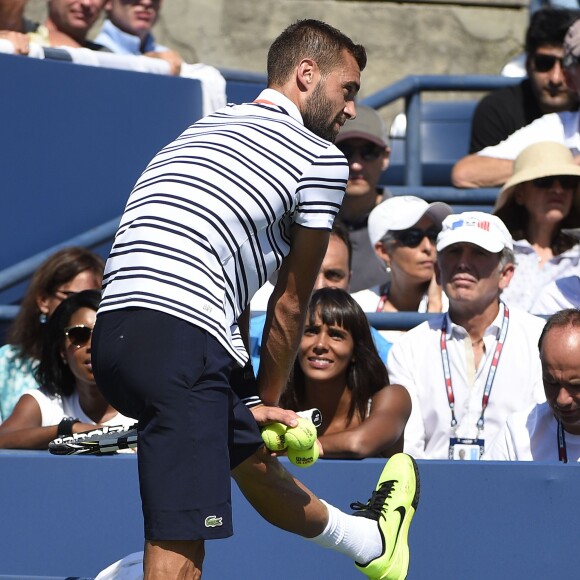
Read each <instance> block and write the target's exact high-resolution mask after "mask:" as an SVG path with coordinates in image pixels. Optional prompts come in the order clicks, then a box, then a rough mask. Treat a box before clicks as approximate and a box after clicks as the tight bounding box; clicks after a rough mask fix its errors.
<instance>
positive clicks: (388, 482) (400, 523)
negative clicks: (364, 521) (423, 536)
mask: <svg viewBox="0 0 580 580" xmlns="http://www.w3.org/2000/svg"><path fill="white" fill-rule="evenodd" d="M418 504H419V470H418V469H417V464H416V463H415V460H414V459H413V458H412V457H411V456H410V455H407V454H406V453H397V454H396V455H393V456H392V457H391V458H390V459H389V461H388V462H387V464H386V465H385V467H384V469H383V472H382V473H381V477H380V478H379V482H378V483H377V487H376V489H375V491H373V493H372V496H371V499H370V500H369V501H368V502H367V503H366V504H363V503H359V502H356V503H353V504H351V506H350V507H351V509H353V510H357V511H355V512H354V514H353V515H355V516H361V517H364V518H369V519H372V520H375V521H376V522H377V525H378V526H379V533H380V534H381V539H382V542H383V550H382V553H381V555H380V556H379V557H378V558H375V559H374V560H371V561H370V562H368V563H367V564H359V563H358V562H355V566H356V567H357V568H358V569H359V570H360V571H361V572H362V573H363V574H366V575H367V576H368V577H369V578H371V579H372V580H404V579H405V578H406V577H407V572H408V570H409V545H408V543H407V537H408V534H409V526H410V525H411V520H412V519H413V516H414V515H415V510H416V509H417V505H418Z"/></svg>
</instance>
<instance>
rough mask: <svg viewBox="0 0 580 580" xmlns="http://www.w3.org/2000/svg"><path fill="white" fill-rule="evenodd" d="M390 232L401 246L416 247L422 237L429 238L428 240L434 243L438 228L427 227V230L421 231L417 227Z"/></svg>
mask: <svg viewBox="0 0 580 580" xmlns="http://www.w3.org/2000/svg"><path fill="white" fill-rule="evenodd" d="M391 234H392V236H393V237H394V238H395V240H397V242H399V244H401V245H402V246H406V247H407V248H416V247H417V246H418V245H419V244H420V243H421V242H422V241H423V238H429V241H430V242H431V243H432V244H434V243H435V242H436V241H437V236H438V235H439V229H438V228H429V229H428V230H425V231H423V230H420V229H419V228H409V229H408V230H401V231H398V232H391Z"/></svg>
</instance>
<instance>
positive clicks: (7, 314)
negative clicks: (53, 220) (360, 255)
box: [0, 49, 516, 329]
mask: <svg viewBox="0 0 580 580" xmlns="http://www.w3.org/2000/svg"><path fill="white" fill-rule="evenodd" d="M45 57H46V58H47V59H50V60H52V61H58V60H70V59H69V57H68V55H66V54H65V53H64V52H63V51H59V50H58V49H46V50H45ZM62 66H70V65H69V64H68V63H63V64H62ZM221 72H222V74H223V76H224V77H225V79H226V83H227V93H228V100H229V101H231V102H243V101H248V100H251V99H252V98H254V97H255V95H256V94H257V93H258V92H259V91H260V90H261V89H262V88H264V87H265V86H266V76H265V75H263V74H259V73H251V72H243V71H236V70H230V69H221ZM127 74H135V73H127ZM514 82H516V80H514V79H506V78H504V77H494V76H463V77H461V76H409V77H407V78H405V79H402V80H401V81H398V82H396V83H394V84H393V85H391V86H389V87H386V88H384V89H382V90H380V91H378V92H376V93H374V94H372V95H370V96H368V97H366V98H365V99H363V100H362V101H361V102H363V103H365V104H367V105H370V106H372V107H375V108H380V107H383V106H385V105H387V104H389V103H392V102H394V101H396V100H397V99H401V98H402V99H404V100H405V114H406V117H407V128H406V135H405V143H404V147H405V159H406V160H407V161H406V166H405V180H404V183H403V185H393V186H389V189H390V190H391V191H392V192H393V193H394V194H395V195H403V194H408V193H412V194H413V195H418V196H421V197H423V198H425V199H426V200H428V201H433V200H443V201H446V202H447V203H449V204H450V205H452V206H453V207H454V209H456V210H462V209H465V208H473V209H484V208H490V207H491V206H492V205H493V201H494V200H495V196H496V194H497V191H496V190H459V189H456V188H453V187H441V186H436V187H433V186H428V185H424V184H423V183H422V178H421V148H422V146H423V145H424V144H422V143H421V122H422V119H421V115H422V110H421V109H422V107H421V95H422V93H424V92H430V91H442V92H446V91H478V90H479V91H481V90H490V89H494V88H498V87H502V86H506V85H510V84H513V83H514ZM23 132H24V134H26V130H25V128H24V131H23ZM115 213H117V212H115ZM110 215H115V214H110ZM117 224H118V217H116V218H114V219H111V220H110V221H107V222H106V223H103V224H102V225H100V226H99V227H95V228H92V229H91V230H89V231H87V232H85V233H83V234H81V235H78V236H75V237H73V238H69V239H66V240H63V241H62V243H58V244H57V245H53V246H52V247H50V248H47V249H46V250H44V251H42V252H39V253H36V254H35V255H33V256H31V257H29V258H27V259H24V260H22V261H19V262H17V263H15V264H13V265H10V266H9V267H6V268H4V269H3V270H1V271H0V292H3V291H4V290H6V289H8V288H14V287H16V286H18V285H19V284H20V285H21V286H22V287H23V282H24V283H25V282H26V281H27V280H28V279H29V278H30V276H31V275H32V274H33V272H34V271H35V270H36V268H37V267H38V266H39V265H40V264H41V263H42V262H43V261H44V260H45V259H46V258H47V257H48V256H49V255H50V254H51V253H53V252H54V251H55V250H57V249H59V248H60V247H64V246H68V245H82V246H86V247H89V248H95V247H103V245H104V244H109V243H110V242H111V240H112V238H113V235H114V232H115V230H116V226H117ZM28 235H34V232H31V231H30V232H28ZM5 243H7V240H5ZM18 291H19V292H20V287H18ZM16 302H17V300H14V302H13V303H12V304H6V305H0V322H4V324H6V322H7V321H9V320H11V319H12V318H13V317H14V316H15V314H16V312H17V311H18V307H17V306H15V305H14V303H16ZM425 316H426V315H419V314H417V313H399V314H397V315H377V316H373V317H372V323H373V325H375V326H376V327H377V328H380V329H391V328H396V329H407V328H411V327H412V326H415V325H416V324H417V323H419V322H421V321H422V320H424V319H425Z"/></svg>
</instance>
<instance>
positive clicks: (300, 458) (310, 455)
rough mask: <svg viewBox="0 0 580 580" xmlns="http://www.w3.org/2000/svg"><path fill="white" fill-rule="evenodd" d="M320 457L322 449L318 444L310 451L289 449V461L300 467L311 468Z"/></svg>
mask: <svg viewBox="0 0 580 580" xmlns="http://www.w3.org/2000/svg"><path fill="white" fill-rule="evenodd" d="M319 456H320V449H319V448H318V443H316V442H315V443H314V445H313V446H312V447H311V448H310V449H302V450H299V449H288V459H289V460H290V461H291V462H292V463H293V464H294V465H297V466H298V467H310V466H311V465H314V464H315V463H316V461H317V460H318V457H319Z"/></svg>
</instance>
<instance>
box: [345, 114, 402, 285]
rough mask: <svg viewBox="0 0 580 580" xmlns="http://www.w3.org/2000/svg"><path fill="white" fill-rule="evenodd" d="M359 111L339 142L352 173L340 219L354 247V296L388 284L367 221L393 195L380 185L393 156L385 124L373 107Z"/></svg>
mask: <svg viewBox="0 0 580 580" xmlns="http://www.w3.org/2000/svg"><path fill="white" fill-rule="evenodd" d="M356 111H357V113H356V118H355V119H349V120H348V121H347V122H346V123H345V124H344V126H343V127H342V129H341V130H340V132H339V134H338V137H337V138H336V141H335V144H336V146H337V147H338V148H339V149H340V150H341V151H342V152H343V153H344V155H345V157H346V159H347V161H348V164H349V169H350V172H349V177H348V183H347V186H346V195H345V196H344V199H343V202H342V207H341V209H340V213H339V217H340V218H341V220H342V221H343V222H344V223H345V224H346V226H347V227H348V229H349V232H350V241H351V243H352V251H353V262H352V263H353V270H352V280H351V285H350V290H351V292H357V291H358V290H363V289H365V288H370V287H371V286H374V285H375V284H380V283H382V282H384V280H385V269H384V267H383V265H382V264H381V262H380V261H379V260H378V259H377V256H376V255H375V252H374V250H373V248H372V246H371V244H370V242H369V237H368V233H367V219H368V217H369V214H370V212H371V210H372V209H373V208H374V207H375V206H376V205H377V204H379V203H380V202H381V201H383V199H386V198H387V197H390V195H391V194H390V193H389V192H388V191H387V190H386V189H385V188H384V187H381V186H380V185H379V180H380V177H381V174H382V172H383V171H384V170H385V169H386V168H387V167H388V165H389V155H390V152H391V149H390V147H389V145H388V139H387V132H386V129H385V124H384V123H383V120H382V119H381V117H380V116H379V114H378V113H377V112H376V111H375V110H374V109H371V108H370V107H365V106H363V105H357V108H356Z"/></svg>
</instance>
